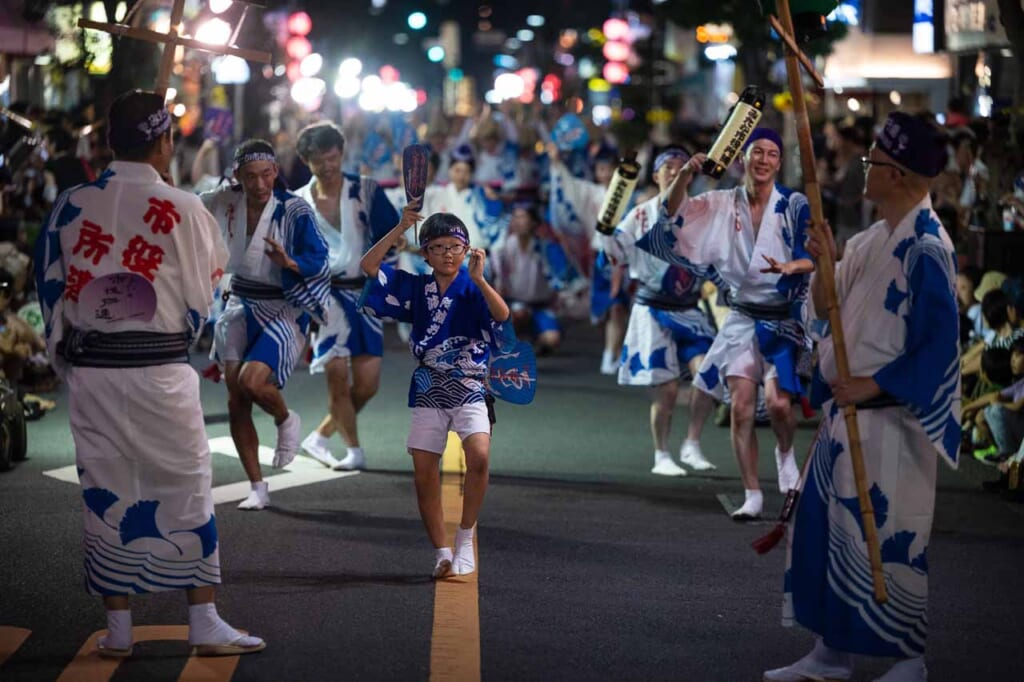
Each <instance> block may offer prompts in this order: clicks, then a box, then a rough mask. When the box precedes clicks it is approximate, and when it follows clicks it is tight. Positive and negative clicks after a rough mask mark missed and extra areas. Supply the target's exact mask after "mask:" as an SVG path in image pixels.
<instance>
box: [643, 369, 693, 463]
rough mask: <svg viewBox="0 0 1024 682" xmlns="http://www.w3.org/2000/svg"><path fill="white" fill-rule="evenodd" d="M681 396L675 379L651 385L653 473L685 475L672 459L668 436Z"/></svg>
mask: <svg viewBox="0 0 1024 682" xmlns="http://www.w3.org/2000/svg"><path fill="white" fill-rule="evenodd" d="M678 397H679V382H678V381H676V380H675V379H672V380H671V381H666V382H665V383H663V384H658V385H657V386H652V387H651V437H652V438H653V439H654V467H653V468H652V469H651V473H652V474H658V475H659V476H685V475H686V469H683V468H682V467H680V466H679V465H678V464H676V463H675V462H674V461H673V460H672V453H671V452H670V451H669V449H668V437H669V434H670V433H671V431H672V412H673V411H674V410H675V409H676V399H677V398H678Z"/></svg>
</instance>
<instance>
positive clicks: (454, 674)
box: [430, 434, 480, 682]
mask: <svg viewBox="0 0 1024 682" xmlns="http://www.w3.org/2000/svg"><path fill="white" fill-rule="evenodd" d="M453 438H454V441H453ZM461 453H462V447H461V445H460V443H459V440H458V437H457V436H455V434H449V437H448V448H447V449H445V453H444V458H443V460H442V471H444V472H445V473H443V474H442V478H441V505H442V508H443V509H444V521H445V532H446V533H447V534H448V537H449V538H454V537H455V529H456V528H457V527H458V525H459V520H460V519H461V518H462V480H461V478H462V477H461V473H453V472H452V470H453V469H454V471H455V472H464V471H465V462H464V459H460V456H461ZM473 551H474V552H475V554H476V556H477V563H476V566H477V572H476V573H473V574H472V575H468V576H460V577H457V578H447V579H445V580H438V581H437V582H436V583H435V586H434V629H433V634H432V635H431V638H430V681H431V682H478V681H479V679H480V601H479V592H478V590H477V587H478V582H477V576H478V575H479V574H480V559H479V548H478V545H477V538H476V537H474V538H473Z"/></svg>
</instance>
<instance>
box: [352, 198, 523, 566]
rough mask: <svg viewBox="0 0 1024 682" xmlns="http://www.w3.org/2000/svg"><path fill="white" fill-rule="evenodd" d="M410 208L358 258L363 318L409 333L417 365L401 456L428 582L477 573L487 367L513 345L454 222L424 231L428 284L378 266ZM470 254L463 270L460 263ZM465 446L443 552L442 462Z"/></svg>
mask: <svg viewBox="0 0 1024 682" xmlns="http://www.w3.org/2000/svg"><path fill="white" fill-rule="evenodd" d="M418 208H419V206H406V208H405V209H404V210H403V212H402V219H401V220H400V221H399V223H398V225H396V226H395V227H394V229H392V230H391V232H389V233H388V234H387V235H386V236H385V237H384V238H383V239H381V240H380V241H379V242H377V243H376V244H375V245H374V246H373V247H372V248H371V249H370V250H369V251H368V252H367V253H366V255H365V256H363V259H362V261H361V262H360V266H361V267H362V269H363V271H364V272H365V273H366V274H367V275H368V276H369V277H371V278H373V279H372V280H371V282H372V283H371V285H370V287H369V288H368V290H367V293H366V299H365V306H366V307H365V310H366V311H367V312H371V313H373V314H376V315H379V316H382V317H392V318H395V319H397V320H398V321H400V322H407V323H411V324H412V333H411V336H410V339H409V346H410V349H411V350H412V354H413V356H414V357H415V358H416V359H417V361H418V362H419V365H418V366H417V367H416V370H415V371H414V372H413V375H412V382H411V385H410V387H409V407H411V408H412V424H411V426H410V427H409V439H408V442H407V447H408V450H409V454H410V455H412V459H413V468H414V470H415V481H416V497H417V501H418V503H419V510H420V517H421V518H422V519H423V525H424V526H426V529H427V535H428V536H430V540H431V542H432V543H433V545H434V548H435V562H434V571H433V575H434V577H435V578H443V577H446V576H449V575H451V574H453V573H454V574H455V575H466V574H470V573H473V572H474V571H475V570H476V560H475V557H474V554H473V532H474V528H475V526H476V521H477V517H478V516H479V514H480V507H481V505H482V504H483V499H484V493H485V492H486V490H487V477H488V459H489V456H490V448H491V424H492V420H491V419H490V415H489V409H488V397H489V396H488V393H487V384H486V378H487V363H488V359H489V357H490V353H491V351H492V350H493V349H498V348H504V347H505V346H507V345H511V344H512V343H514V341H515V337H514V334H512V327H511V324H510V321H509V318H510V317H511V314H510V312H509V308H508V305H506V303H505V301H504V300H503V299H502V298H501V296H500V295H499V294H498V292H497V291H495V290H494V288H492V287H491V285H490V284H488V283H487V280H486V279H484V259H485V258H486V255H485V254H484V251H483V249H479V248H471V247H470V244H469V232H468V230H466V226H465V225H464V224H463V223H462V221H461V220H459V219H458V218H457V217H456V216H454V215H452V214H450V213H435V214H434V215H432V216H430V217H429V218H428V219H427V220H426V221H425V222H424V223H423V227H422V228H421V229H420V234H419V241H420V245H421V250H422V252H423V255H424V257H425V258H426V259H427V263H428V264H429V265H430V266H431V267H432V268H433V273H431V274H428V275H414V274H412V273H408V272H404V271H402V270H398V269H396V268H394V267H392V266H390V265H386V264H382V263H383V261H384V257H385V255H386V254H387V252H388V249H390V248H391V247H392V246H393V245H394V244H396V243H397V242H398V240H399V239H400V238H401V236H402V233H403V232H405V230H406V229H408V228H409V227H411V226H413V225H414V224H415V223H416V222H417V221H419V220H422V216H421V215H420V214H419V213H417V210H418ZM467 252H468V253H469V268H468V269H464V268H462V262H463V260H464V259H465V257H466V254H467ZM449 430H452V431H455V432H456V433H457V434H458V435H459V438H461V439H462V447H463V449H464V450H465V452H466V480H465V486H464V493H463V503H462V519H461V522H460V523H459V528H458V530H457V531H456V533H455V550H454V554H453V552H452V549H451V548H450V547H448V544H447V537H446V535H445V529H444V515H443V513H442V508H441V478H440V463H441V454H442V453H443V452H444V448H445V445H446V443H447V442H448V431H449Z"/></svg>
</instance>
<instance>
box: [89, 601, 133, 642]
mask: <svg viewBox="0 0 1024 682" xmlns="http://www.w3.org/2000/svg"><path fill="white" fill-rule="evenodd" d="M96 643H97V644H98V645H99V646H100V647H101V648H105V649H130V648H131V646H132V612H131V611H130V610H129V609H124V610H117V611H113V610H109V609H108V610H107V634H106V635H104V636H102V637H100V638H99V639H98V640H96Z"/></svg>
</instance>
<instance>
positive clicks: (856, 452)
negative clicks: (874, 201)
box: [775, 0, 889, 604]
mask: <svg viewBox="0 0 1024 682" xmlns="http://www.w3.org/2000/svg"><path fill="white" fill-rule="evenodd" d="M775 5H776V8H777V10H778V13H779V17H778V18H779V20H780V22H781V24H782V28H783V29H784V32H785V33H788V34H789V36H790V37H792V36H793V35H794V32H793V17H792V16H791V15H790V12H789V0H776V3H775ZM787 45H789V43H788V42H787ZM793 45H794V46H795V43H793ZM786 75H787V76H788V78H789V90H790V92H791V93H792V95H793V113H794V114H795V116H796V130H797V137H798V138H799V140H800V166H801V168H802V170H803V176H804V194H806V195H807V201H808V203H809V204H810V208H811V221H812V223H813V224H814V225H815V226H818V225H824V224H825V214H824V211H823V210H822V205H821V190H820V188H819V186H818V174H817V171H816V169H815V163H814V147H813V146H812V144H811V123H810V120H809V119H808V117H807V102H806V101H804V88H803V83H802V82H801V80H800V65H799V63H798V58H797V55H796V52H794V50H793V49H792V48H791V47H787V49H786ZM815 229H817V228H815ZM816 276H818V277H821V279H822V283H823V284H824V286H825V297H826V300H827V306H828V320H829V325H830V326H831V328H832V345H833V348H834V349H835V357H836V368H837V370H838V372H839V380H840V381H845V380H847V379H849V378H850V361H849V358H848V356H847V354H846V339H845V336H844V335H843V322H842V319H841V317H840V315H839V302H838V300H837V299H836V279H835V263H833V262H832V255H831V252H830V251H829V250H828V249H825V250H824V251H823V253H822V254H821V255H820V256H819V257H818V262H817V265H816ZM843 418H844V420H845V422H846V434H847V440H848V441H849V444H850V461H851V463H852V464H853V475H854V479H855V480H856V483H857V499H858V501H859V502H860V515H861V522H862V524H863V526H864V539H865V541H866V543H867V549H868V559H869V561H870V562H871V582H872V585H873V587H874V593H875V594H874V596H875V601H876V602H878V603H879V604H882V603H885V602H886V601H888V599H889V596H888V593H887V591H886V588H885V576H884V574H883V573H882V554H881V550H880V548H879V545H878V529H877V528H875V511H874V509H873V508H872V506H871V497H870V495H869V494H868V486H867V474H866V473H865V471H864V455H863V452H862V450H861V441H860V429H859V428H858V426H857V408H856V407H855V406H854V405H847V406H846V407H844V408H843Z"/></svg>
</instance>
